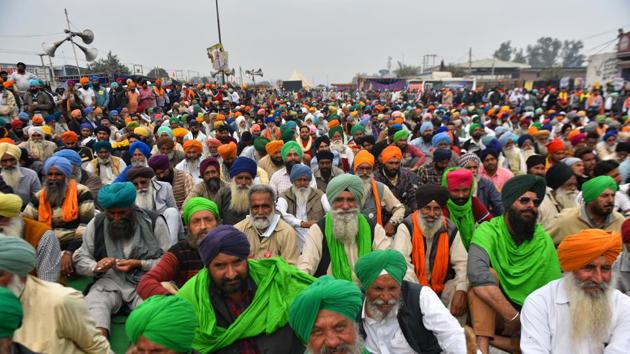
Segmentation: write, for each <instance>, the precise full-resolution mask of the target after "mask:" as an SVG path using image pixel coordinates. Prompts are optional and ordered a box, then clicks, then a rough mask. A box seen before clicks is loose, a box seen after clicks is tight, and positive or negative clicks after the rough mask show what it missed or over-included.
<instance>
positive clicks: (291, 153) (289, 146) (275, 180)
mask: <svg viewBox="0 0 630 354" xmlns="http://www.w3.org/2000/svg"><path fill="white" fill-rule="evenodd" d="M280 155H281V156H282V161H284V167H282V168H281V169H279V170H277V171H276V172H274V173H273V174H272V175H271V178H270V179H269V184H270V185H271V187H272V188H273V190H274V192H275V193H276V195H281V194H282V193H284V192H285V191H287V190H288V189H289V188H291V185H292V183H291V169H292V168H293V166H295V165H296V164H299V163H301V162H302V155H303V153H302V148H301V147H300V144H299V143H298V142H297V141H295V140H291V141H287V142H285V143H284V145H282V149H281V150H280ZM310 186H311V187H313V188H317V182H316V181H315V178H314V177H313V178H311V182H310Z"/></svg>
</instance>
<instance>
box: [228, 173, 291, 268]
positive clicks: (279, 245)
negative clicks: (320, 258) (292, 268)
mask: <svg viewBox="0 0 630 354" xmlns="http://www.w3.org/2000/svg"><path fill="white" fill-rule="evenodd" d="M248 199H249V215H248V216H247V218H245V219H244V220H242V221H240V222H239V223H238V224H236V225H234V227H235V228H236V229H238V230H239V231H241V232H242V233H244V234H245V236H247V240H248V241H249V245H250V249H251V255H250V257H251V258H254V259H263V258H270V257H275V256H280V257H282V258H284V260H286V261H287V263H289V264H292V265H296V264H297V261H298V257H299V256H300V249H299V247H298V238H297V235H296V234H295V230H294V229H293V228H292V227H291V225H289V224H287V222H286V221H284V220H282V217H281V215H280V214H279V213H276V208H275V203H274V200H276V195H275V193H274V192H273V189H272V188H271V187H270V186H268V185H266V184H255V185H253V186H252V188H250V189H249V193H248Z"/></svg>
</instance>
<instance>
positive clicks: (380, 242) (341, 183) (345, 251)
mask: <svg viewBox="0 0 630 354" xmlns="http://www.w3.org/2000/svg"><path fill="white" fill-rule="evenodd" d="M326 197H327V198H328V200H330V201H331V203H332V205H331V207H332V209H331V211H329V212H327V213H326V216H325V217H324V218H323V219H321V220H319V221H318V222H317V224H314V225H313V226H311V228H310V229H309V231H308V236H307V237H306V242H305V243H304V249H303V250H302V255H301V256H300V261H299V263H298V268H300V270H302V271H304V272H306V273H308V274H311V275H315V276H316V277H320V276H322V275H325V274H330V275H332V276H334V277H335V278H337V279H345V280H354V281H358V280H357V279H356V276H355V274H354V270H353V269H354V264H355V263H356V261H357V259H359V257H361V256H363V255H365V254H367V253H368V252H371V251H372V250H377V249H386V248H389V246H390V243H391V239H390V238H389V237H387V235H386V234H385V229H383V227H382V226H381V225H378V224H376V225H371V224H370V223H369V222H368V220H367V218H366V217H365V216H363V214H361V213H360V212H359V203H360V201H361V199H362V198H363V182H361V179H360V178H359V177H357V176H354V175H350V174H345V175H341V176H337V177H335V178H333V179H332V180H331V181H330V183H328V187H326Z"/></svg>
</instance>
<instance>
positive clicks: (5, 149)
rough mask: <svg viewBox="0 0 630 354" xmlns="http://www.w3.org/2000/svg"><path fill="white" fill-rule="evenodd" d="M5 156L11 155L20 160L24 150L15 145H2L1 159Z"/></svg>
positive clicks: (0, 148)
mask: <svg viewBox="0 0 630 354" xmlns="http://www.w3.org/2000/svg"><path fill="white" fill-rule="evenodd" d="M5 154H8V155H11V156H13V157H15V159H16V160H19V159H20V157H22V150H20V148H19V147H17V145H15V144H11V143H0V158H2V156H4V155H5Z"/></svg>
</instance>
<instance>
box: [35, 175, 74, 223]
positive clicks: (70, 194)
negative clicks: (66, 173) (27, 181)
mask: <svg viewBox="0 0 630 354" xmlns="http://www.w3.org/2000/svg"><path fill="white" fill-rule="evenodd" d="M46 191H47V190H46V188H44V189H42V192H41V193H40V195H39V208H38V209H37V213H38V217H37V220H38V221H39V222H41V223H44V224H46V225H48V226H50V227H52V214H53V213H52V208H51V207H50V203H49V202H48V198H47V193H46ZM61 213H62V214H61V215H62V217H63V221H65V222H70V221H72V220H76V218H77V217H78V216H79V192H78V189H77V181H75V180H74V179H70V181H69V182H68V190H67V192H66V196H65V198H64V199H63V204H62V205H61Z"/></svg>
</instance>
